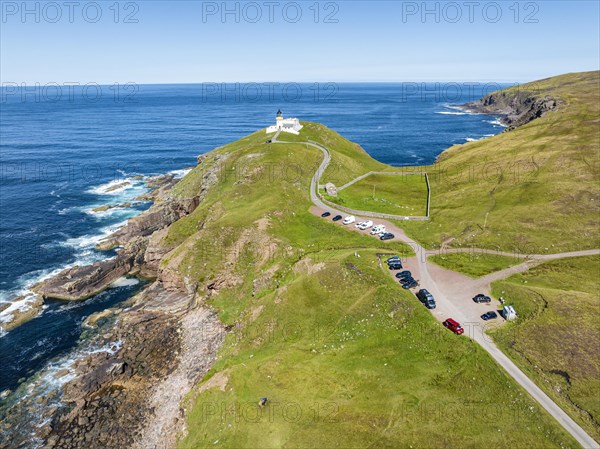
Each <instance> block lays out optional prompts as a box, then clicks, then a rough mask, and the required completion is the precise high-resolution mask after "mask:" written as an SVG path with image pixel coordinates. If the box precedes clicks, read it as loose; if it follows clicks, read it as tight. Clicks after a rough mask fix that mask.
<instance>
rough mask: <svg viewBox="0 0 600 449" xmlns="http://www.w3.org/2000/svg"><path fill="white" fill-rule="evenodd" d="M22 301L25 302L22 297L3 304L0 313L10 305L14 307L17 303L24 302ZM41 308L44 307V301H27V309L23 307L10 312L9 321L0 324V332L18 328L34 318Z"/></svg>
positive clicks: (38, 299) (36, 299) (39, 299)
mask: <svg viewBox="0 0 600 449" xmlns="http://www.w3.org/2000/svg"><path fill="white" fill-rule="evenodd" d="M24 300H25V298H24V297H18V298H15V299H14V300H13V301H12V302H11V303H6V304H3V305H2V307H0V311H2V310H6V309H7V308H9V307H10V306H11V305H14V304H15V303H17V302H20V301H24ZM43 307H44V301H43V299H42V298H41V297H38V298H35V299H34V300H32V301H28V302H27V307H24V308H22V309H19V308H17V309H15V310H12V311H10V314H11V317H10V319H9V320H8V321H3V322H0V330H2V331H9V330H11V329H14V328H15V327H17V326H20V325H21V324H23V323H25V322H27V321H29V320H31V319H33V318H35V317H36V316H38V314H39V313H40V312H41V310H42V308H43Z"/></svg>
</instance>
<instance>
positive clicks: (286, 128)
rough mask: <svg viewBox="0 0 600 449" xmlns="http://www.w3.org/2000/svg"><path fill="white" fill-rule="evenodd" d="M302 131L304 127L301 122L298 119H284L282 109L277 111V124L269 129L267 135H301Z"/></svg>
mask: <svg viewBox="0 0 600 449" xmlns="http://www.w3.org/2000/svg"><path fill="white" fill-rule="evenodd" d="M301 129H302V125H301V124H300V120H298V119H297V118H283V112H281V109H279V110H278V111H277V116H276V117H275V124H274V125H271V126H269V127H267V130H266V131H267V134H270V133H275V132H278V131H281V132H284V133H290V134H296V135H298V134H300V130H301Z"/></svg>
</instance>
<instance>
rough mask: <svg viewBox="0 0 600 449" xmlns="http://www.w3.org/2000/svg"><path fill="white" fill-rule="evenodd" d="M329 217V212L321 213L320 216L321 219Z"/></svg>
mask: <svg viewBox="0 0 600 449" xmlns="http://www.w3.org/2000/svg"><path fill="white" fill-rule="evenodd" d="M330 215H331V212H323V213H322V214H321V217H323V218H325V217H329V216H330Z"/></svg>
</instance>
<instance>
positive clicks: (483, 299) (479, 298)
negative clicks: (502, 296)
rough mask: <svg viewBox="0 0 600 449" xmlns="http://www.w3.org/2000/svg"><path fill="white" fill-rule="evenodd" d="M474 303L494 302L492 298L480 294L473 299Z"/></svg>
mask: <svg viewBox="0 0 600 449" xmlns="http://www.w3.org/2000/svg"><path fill="white" fill-rule="evenodd" d="M473 301H475V302H476V303H477V304H481V303H486V304H487V303H490V302H492V298H490V297H489V296H486V295H484V294H483V293H479V294H478V295H475V296H474V297H473Z"/></svg>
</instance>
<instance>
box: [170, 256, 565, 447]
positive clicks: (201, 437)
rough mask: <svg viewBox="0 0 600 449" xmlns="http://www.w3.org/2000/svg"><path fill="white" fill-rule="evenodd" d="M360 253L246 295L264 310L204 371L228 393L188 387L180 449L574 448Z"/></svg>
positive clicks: (481, 356) (470, 347) (484, 359)
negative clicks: (261, 401)
mask: <svg viewBox="0 0 600 449" xmlns="http://www.w3.org/2000/svg"><path fill="white" fill-rule="evenodd" d="M358 255H359V256H360V257H356V254H355V251H345V252H343V251H342V252H337V253H335V254H334V255H331V256H327V257H326V259H327V263H325V264H324V266H322V267H321V268H320V269H318V270H317V271H313V272H310V273H309V272H307V271H306V270H301V269H298V268H296V269H292V270H291V271H290V272H289V275H288V276H287V277H286V279H285V287H282V288H279V289H276V290H275V291H272V292H269V293H267V294H265V295H264V296H260V295H259V296H256V297H254V298H248V299H247V301H248V303H247V304H246V307H247V310H248V309H249V310H257V309H260V310H262V312H261V313H260V314H259V315H258V316H252V314H251V313H246V314H245V315H244V316H243V318H242V319H241V320H240V321H239V322H238V326H236V329H235V331H234V332H233V333H232V334H230V335H229V337H228V339H227V341H226V343H225V345H224V347H223V349H222V351H221V353H220V357H219V360H218V361H217V363H216V364H215V366H214V367H213V368H212V370H211V372H210V373H209V375H208V376H207V379H210V378H212V377H213V376H224V377H225V378H226V386H224V390H223V391H222V390H221V389H217V388H213V389H208V390H206V391H204V392H202V393H201V394H198V393H197V392H192V393H190V395H189V397H188V410H189V416H188V429H189V433H188V435H187V437H186V438H185V439H184V440H183V441H182V442H181V444H180V446H181V447H182V448H199V447H229V448H242V447H253V448H256V447H260V448H281V447H284V448H286V447H287V448H295V447H307V448H309V447H315V448H322V447H343V448H364V447H369V446H372V447H384V448H385V447H387V448H397V447H410V446H412V447H419V448H437V447H465V448H481V447H532V448H544V449H545V448H551V447H557V448H558V447H577V445H576V443H574V442H573V441H572V440H571V439H570V438H569V437H567V436H565V433H564V432H563V431H562V430H561V429H560V428H559V427H558V426H557V425H556V424H555V423H554V422H553V420H552V419H551V418H549V417H548V416H547V415H546V414H545V413H544V412H542V411H541V410H540V409H539V407H538V406H537V405H536V404H535V403H534V402H533V401H532V400H531V399H530V398H529V396H528V395H527V394H526V393H525V392H524V391H523V390H521V389H520V388H519V387H517V385H515V383H514V382H513V381H512V380H511V379H510V378H509V377H508V376H507V375H506V374H505V373H504V372H503V371H502V370H501V369H499V367H498V366H497V365H496V364H495V363H494V362H493V361H492V359H491V358H490V357H489V356H488V355H487V353H485V352H484V351H483V350H482V349H481V348H480V347H479V346H478V345H477V344H475V343H473V342H472V341H470V340H469V339H467V338H466V337H457V336H455V335H453V334H452V333H450V332H448V331H447V330H445V329H444V328H443V327H442V326H441V325H440V324H439V323H437V322H436V321H435V320H434V319H433V317H432V316H431V315H430V314H429V313H428V312H427V311H426V310H425V309H424V308H422V307H421V306H420V305H419V304H418V302H417V300H416V299H415V298H414V297H413V296H412V295H411V294H410V293H408V292H406V291H403V290H402V289H399V288H398V286H397V285H395V283H394V282H393V280H392V279H391V278H390V277H389V275H388V274H387V273H386V272H385V271H384V270H382V269H381V268H380V267H379V265H378V263H377V257H376V250H361V251H358ZM316 263H319V262H316ZM230 304H231V303H230V301H229V300H228V301H227V302H221V301H219V305H220V307H223V308H226V307H231V305H230ZM473 379H477V382H474V381H473ZM263 396H266V397H268V399H269V403H268V405H267V406H266V407H265V408H264V409H261V408H260V407H258V406H257V402H258V400H259V399H260V398H261V397H263ZM217 441H218V442H217Z"/></svg>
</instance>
